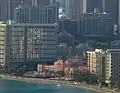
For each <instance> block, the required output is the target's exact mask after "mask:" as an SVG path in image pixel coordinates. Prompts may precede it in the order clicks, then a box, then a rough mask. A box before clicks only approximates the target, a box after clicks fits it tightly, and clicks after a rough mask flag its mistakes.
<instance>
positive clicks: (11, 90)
mask: <svg viewBox="0 0 120 93" xmlns="http://www.w3.org/2000/svg"><path fill="white" fill-rule="evenodd" d="M0 93H95V92H92V91H90V90H87V89H82V88H75V87H70V86H63V85H61V86H57V85H54V84H33V83H26V82H20V81H10V80H1V79H0Z"/></svg>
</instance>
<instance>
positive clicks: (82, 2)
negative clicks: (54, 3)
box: [65, 0, 86, 20]
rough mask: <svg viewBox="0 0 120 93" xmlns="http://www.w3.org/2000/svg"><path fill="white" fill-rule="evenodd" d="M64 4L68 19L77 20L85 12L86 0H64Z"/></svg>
mask: <svg viewBox="0 0 120 93" xmlns="http://www.w3.org/2000/svg"><path fill="white" fill-rule="evenodd" d="M65 4H66V5H65V9H66V15H67V18H68V19H71V20H77V19H78V17H79V15H80V13H85V12H86V0H66V2H65Z"/></svg>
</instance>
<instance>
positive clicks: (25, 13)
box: [15, 4, 59, 24]
mask: <svg viewBox="0 0 120 93" xmlns="http://www.w3.org/2000/svg"><path fill="white" fill-rule="evenodd" d="M58 11H59V5H58V4H49V5H46V6H30V7H22V6H19V7H17V8H16V11H15V21H16V22H17V23H41V24H49V23H51V24H52V23H58V15H59V14H58Z"/></svg>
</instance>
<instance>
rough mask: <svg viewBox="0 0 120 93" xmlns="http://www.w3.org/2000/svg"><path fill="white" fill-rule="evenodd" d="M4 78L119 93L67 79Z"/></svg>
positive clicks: (104, 92)
mask: <svg viewBox="0 0 120 93" xmlns="http://www.w3.org/2000/svg"><path fill="white" fill-rule="evenodd" d="M4 79H8V80H17V81H22V82H28V83H39V84H40V83H46V84H60V85H67V86H73V87H79V88H86V89H88V90H92V91H95V92H98V93H120V92H117V91H114V90H111V89H108V88H98V87H97V86H92V85H87V84H83V83H80V84H77V85H75V84H74V83H73V82H69V81H58V80H49V79H37V78H23V77H15V76H5V77H4Z"/></svg>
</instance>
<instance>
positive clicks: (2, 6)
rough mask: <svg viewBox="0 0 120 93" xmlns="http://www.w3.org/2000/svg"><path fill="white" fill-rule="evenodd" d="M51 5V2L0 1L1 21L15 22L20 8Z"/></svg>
mask: <svg viewBox="0 0 120 93" xmlns="http://www.w3.org/2000/svg"><path fill="white" fill-rule="evenodd" d="M49 3H50V2H49V0H0V20H2V21H6V20H13V19H14V15H15V9H16V7H18V6H32V5H38V6H44V5H47V4H49Z"/></svg>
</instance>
